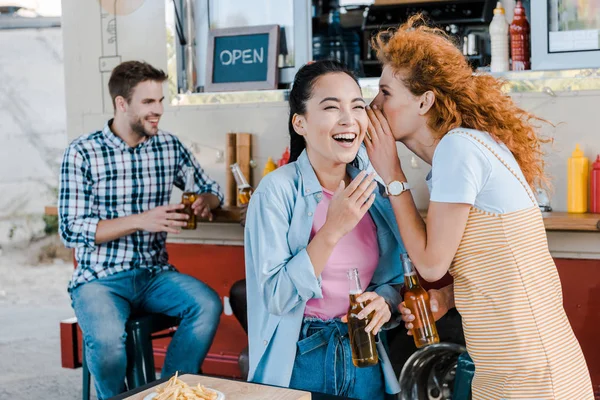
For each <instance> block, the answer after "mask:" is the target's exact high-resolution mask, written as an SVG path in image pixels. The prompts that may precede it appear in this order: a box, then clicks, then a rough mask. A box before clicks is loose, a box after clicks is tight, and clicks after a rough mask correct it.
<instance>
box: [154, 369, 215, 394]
mask: <svg viewBox="0 0 600 400" xmlns="http://www.w3.org/2000/svg"><path fill="white" fill-rule="evenodd" d="M177 375H178V374H175V376H174V377H172V378H171V379H169V381H168V382H167V383H166V384H165V385H164V386H162V387H159V388H158V389H156V393H157V394H158V396H156V397H155V398H154V399H155V400H216V399H217V393H216V392H214V391H212V390H210V389H208V388H206V387H205V386H202V385H200V384H198V385H197V386H190V385H188V384H187V383H185V382H184V381H182V380H181V379H179V378H178V377H177Z"/></svg>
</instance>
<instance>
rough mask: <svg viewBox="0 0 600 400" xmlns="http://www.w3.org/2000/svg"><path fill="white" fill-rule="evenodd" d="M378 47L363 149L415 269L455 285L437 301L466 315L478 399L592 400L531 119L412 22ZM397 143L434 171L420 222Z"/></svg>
mask: <svg viewBox="0 0 600 400" xmlns="http://www.w3.org/2000/svg"><path fill="white" fill-rule="evenodd" d="M374 45H375V48H376V49H377V51H378V56H379V59H380V60H381V61H382V63H383V64H384V69H383V73H382V76H381V80H380V91H379V94H378V95H377V97H376V99H375V100H374V102H373V106H372V108H371V109H370V110H368V114H369V118H370V125H369V130H368V132H369V136H370V139H369V137H367V139H366V140H365V143H366V146H367V151H368V152H369V156H370V159H371V161H372V163H373V166H374V167H375V169H376V170H377V172H378V173H379V175H380V176H381V178H382V179H383V180H384V181H385V183H386V185H387V187H388V193H389V195H390V200H391V203H392V206H393V209H394V213H395V215H396V219H397V221H398V226H399V229H400V233H401V235H402V239H403V240H404V244H405V246H406V249H407V251H408V254H409V255H410V257H411V258H412V260H413V261H414V263H415V266H416V267H417V270H418V271H419V273H420V274H421V275H422V276H423V278H425V279H426V280H428V281H436V280H438V279H440V278H441V277H442V276H444V274H446V272H447V271H450V274H451V275H452V276H453V277H454V290H453V293H452V291H450V295H449V296H441V295H440V293H436V294H435V295H434V297H436V300H437V301H438V302H439V303H440V309H447V308H448V307H452V306H454V302H455V304H456V308H457V309H458V311H459V312H460V314H461V315H462V318H463V328H464V332H465V337H466V341H467V348H468V352H469V355H470V356H471V357H472V358H473V360H474V362H475V377H474V379H473V398H474V399H533V398H536V399H590V400H593V398H594V395H593V393H592V386H591V382H590V377H589V372H588V369H587V366H586V363H585V359H584V357H583V354H582V352H581V348H580V346H579V343H578V342H577V339H576V338H575V336H574V334H573V331H572V329H571V326H570V324H569V320H568V319H567V316H566V314H565V311H564V308H563V302H562V292H561V285H560V280H559V276H558V273H557V271H556V267H555V265H554V262H553V260H552V257H551V256H550V252H549V251H548V245H547V239H546V232H545V229H544V223H543V219H542V215H541V213H540V210H539V207H538V204H537V202H536V199H535V197H534V190H533V188H535V187H536V186H538V185H540V184H544V183H545V178H544V175H543V169H544V161H543V158H542V156H543V154H542V149H541V144H542V142H543V141H542V140H541V139H540V138H539V137H538V135H537V134H536V132H535V129H534V126H532V125H531V121H532V120H535V119H536V117H535V116H533V115H532V114H530V113H528V112H526V111H524V110H522V109H520V108H519V107H517V106H516V105H515V104H514V103H513V101H512V100H511V98H510V97H509V96H507V95H505V94H504V93H502V91H501V86H502V83H501V82H500V81H498V80H496V79H495V78H493V77H492V76H489V75H485V74H483V75H473V74H472V71H471V68H470V67H469V65H468V63H467V61H466V60H465V58H464V57H463V55H462V54H461V52H460V51H459V50H458V49H457V47H456V46H455V45H454V44H453V43H452V42H451V41H450V40H449V39H448V38H447V37H446V36H445V34H444V33H443V32H442V31H440V30H438V29H434V28H430V27H428V26H426V25H425V24H423V23H422V22H421V18H420V17H418V16H417V17H413V18H411V19H410V20H409V21H408V22H407V23H406V24H404V25H403V26H401V27H400V28H399V29H398V30H397V31H396V32H395V33H394V34H393V35H392V36H391V38H390V39H389V40H384V39H383V37H382V36H379V37H378V38H376V40H375V41H374ZM396 141H399V142H401V143H403V144H404V145H405V146H406V147H408V148H409V149H410V150H411V151H412V152H414V153H415V154H416V155H417V156H418V157H420V158H421V159H422V160H423V161H425V162H426V163H428V164H430V165H431V166H432V171H431V173H430V175H429V176H428V178H427V183H428V185H429V188H430V191H431V194H430V205H429V211H428V216H427V225H425V223H424V221H423V219H422V218H421V217H420V215H419V213H418V212H417V208H416V207H415V203H414V201H413V198H412V196H411V193H410V191H407V190H406V189H407V186H408V185H407V184H406V177H405V174H404V172H403V170H402V166H401V163H400V160H399V158H398V153H397V151H396V145H395V142H396ZM452 295H453V296H452ZM452 298H454V299H452ZM445 299H450V300H448V301H445ZM408 320H410V318H409V317H407V318H406V319H405V321H408Z"/></svg>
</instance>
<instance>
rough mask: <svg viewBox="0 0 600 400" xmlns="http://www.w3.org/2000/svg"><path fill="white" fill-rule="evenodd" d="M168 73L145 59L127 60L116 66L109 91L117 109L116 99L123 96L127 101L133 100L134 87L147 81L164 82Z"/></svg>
mask: <svg viewBox="0 0 600 400" xmlns="http://www.w3.org/2000/svg"><path fill="white" fill-rule="evenodd" d="M165 80H167V74H165V73H164V71H163V70H160V69H156V68H154V67H153V66H152V65H150V64H148V63H146V62H143V61H125V62H123V63H121V64H119V65H117V66H116V67H115V69H113V71H112V73H111V74H110V79H109V80H108V91H109V93H110V97H111V98H112V102H113V107H114V108H115V109H116V107H117V106H116V103H115V99H116V98H117V96H122V97H123V98H124V99H125V100H126V101H127V103H128V104H129V103H130V102H131V96H132V94H133V88H135V87H136V86H137V85H138V83H140V82H145V81H157V82H164V81H165Z"/></svg>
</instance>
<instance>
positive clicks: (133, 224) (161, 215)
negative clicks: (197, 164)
mask: <svg viewBox="0 0 600 400" xmlns="http://www.w3.org/2000/svg"><path fill="white" fill-rule="evenodd" d="M213 197H214V196H213ZM216 201H218V199H216ZM183 208H184V205H183V204H169V205H166V206H161V207H156V208H153V209H152V210H148V211H146V212H143V213H141V214H134V215H128V216H126V217H121V218H115V219H109V220H103V221H100V222H99V223H98V228H97V229H96V244H100V243H106V242H111V241H113V240H115V239H118V238H121V237H123V236H129V235H131V234H133V233H135V232H137V231H147V232H168V233H179V229H178V228H179V227H182V226H185V225H186V223H185V222H183V221H185V220H187V219H188V218H189V217H188V216H187V214H183V213H178V212H177V211H178V210H181V209H183Z"/></svg>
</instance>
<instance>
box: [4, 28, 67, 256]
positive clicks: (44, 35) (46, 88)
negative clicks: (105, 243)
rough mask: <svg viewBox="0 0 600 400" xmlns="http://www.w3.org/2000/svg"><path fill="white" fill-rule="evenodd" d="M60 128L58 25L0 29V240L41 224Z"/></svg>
mask: <svg viewBox="0 0 600 400" xmlns="http://www.w3.org/2000/svg"><path fill="white" fill-rule="evenodd" d="M65 128H66V114H65V97H64V81H63V53H62V35H61V30H60V28H49V29H18V30H0V244H2V243H7V242H10V241H11V240H12V241H16V240H26V239H29V238H30V237H31V236H33V235H35V234H37V233H39V232H40V231H41V229H42V228H43V226H44V224H43V222H42V215H43V213H44V206H46V205H49V204H55V203H56V196H55V194H54V191H55V189H56V187H57V185H58V178H57V177H58V171H59V166H60V160H61V158H62V154H63V151H64V148H65V146H66V143H67V140H66V133H65ZM9 236H10V237H12V239H11V238H10V237H9Z"/></svg>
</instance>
